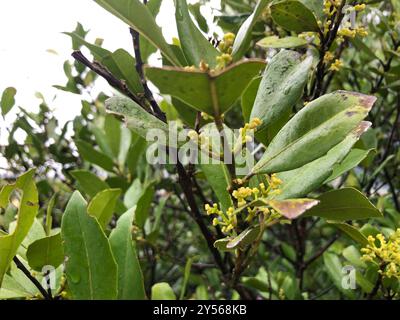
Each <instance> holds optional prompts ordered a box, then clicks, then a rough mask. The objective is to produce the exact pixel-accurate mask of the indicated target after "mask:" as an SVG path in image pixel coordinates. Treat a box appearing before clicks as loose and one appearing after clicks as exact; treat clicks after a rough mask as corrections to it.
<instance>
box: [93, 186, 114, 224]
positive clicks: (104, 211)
mask: <svg viewBox="0 0 400 320" xmlns="http://www.w3.org/2000/svg"><path fill="white" fill-rule="evenodd" d="M120 195H121V189H106V190H103V191H100V192H99V193H98V194H96V195H95V196H94V197H93V199H92V200H91V201H90V203H89V205H88V208H87V211H88V214H89V215H91V216H92V217H95V218H96V219H97V221H98V222H99V223H100V225H101V227H102V228H103V229H105V228H106V227H107V225H108V223H109V222H110V220H111V218H112V215H113V213H114V209H115V205H116V204H117V200H118V198H119V196H120Z"/></svg>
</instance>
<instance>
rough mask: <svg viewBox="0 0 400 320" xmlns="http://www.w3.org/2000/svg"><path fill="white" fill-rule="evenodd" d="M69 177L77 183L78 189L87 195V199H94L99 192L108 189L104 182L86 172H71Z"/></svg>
mask: <svg viewBox="0 0 400 320" xmlns="http://www.w3.org/2000/svg"><path fill="white" fill-rule="evenodd" d="M71 176H72V177H74V178H75V179H76V181H77V182H78V183H79V187H80V188H79V189H80V190H82V191H83V192H85V193H86V194H87V195H89V197H94V196H95V195H96V194H97V193H99V192H100V191H102V190H104V189H108V188H109V185H108V184H107V183H106V182H104V181H103V180H101V179H100V178H99V177H97V176H96V175H95V174H94V173H92V172H90V171H87V170H74V171H71Z"/></svg>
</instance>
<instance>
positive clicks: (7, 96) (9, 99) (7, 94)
mask: <svg viewBox="0 0 400 320" xmlns="http://www.w3.org/2000/svg"><path fill="white" fill-rule="evenodd" d="M16 94H17V89H15V88H12V87H10V88H7V89H5V90H4V91H3V94H2V96H1V100H0V106H1V114H2V116H3V117H4V116H5V115H6V114H7V113H9V112H10V110H11V109H12V107H14V105H15V95H16Z"/></svg>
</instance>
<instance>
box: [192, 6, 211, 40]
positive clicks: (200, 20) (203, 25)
mask: <svg viewBox="0 0 400 320" xmlns="http://www.w3.org/2000/svg"><path fill="white" fill-rule="evenodd" d="M201 7H202V4H201V3H200V2H197V3H193V4H189V11H190V13H191V14H192V15H193V16H194V18H195V19H196V21H197V24H198V25H199V28H200V30H201V31H203V32H204V33H206V34H207V33H208V31H209V28H208V24H207V20H206V18H205V17H204V15H203V14H202V12H201V10H200V9H201Z"/></svg>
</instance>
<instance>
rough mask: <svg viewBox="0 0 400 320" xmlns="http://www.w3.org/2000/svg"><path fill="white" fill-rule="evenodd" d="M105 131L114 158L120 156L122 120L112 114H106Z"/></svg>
mask: <svg viewBox="0 0 400 320" xmlns="http://www.w3.org/2000/svg"><path fill="white" fill-rule="evenodd" d="M104 132H105V135H106V139H107V142H108V145H109V146H110V148H111V150H112V152H113V156H114V158H118V156H119V151H120V146H121V135H122V133H121V122H120V121H118V120H117V119H116V118H115V117H114V116H112V115H106V117H105V119H104Z"/></svg>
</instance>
